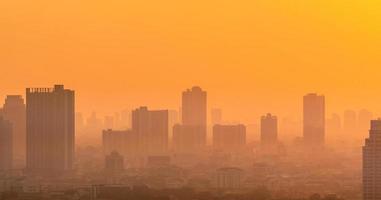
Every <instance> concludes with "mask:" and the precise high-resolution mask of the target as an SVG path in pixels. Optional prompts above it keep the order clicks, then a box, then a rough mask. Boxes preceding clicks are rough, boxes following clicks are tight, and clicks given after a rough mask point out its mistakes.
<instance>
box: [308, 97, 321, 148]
mask: <svg viewBox="0 0 381 200" xmlns="http://www.w3.org/2000/svg"><path fill="white" fill-rule="evenodd" d="M303 137H304V142H305V144H306V145H308V147H311V146H310V145H313V146H322V145H324V143H325V98H324V96H320V95H317V94H307V95H305V96H304V97H303Z"/></svg>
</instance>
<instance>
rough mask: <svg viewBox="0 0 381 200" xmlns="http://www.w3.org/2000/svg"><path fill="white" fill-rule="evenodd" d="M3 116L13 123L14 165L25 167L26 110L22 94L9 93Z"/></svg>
mask: <svg viewBox="0 0 381 200" xmlns="http://www.w3.org/2000/svg"><path fill="white" fill-rule="evenodd" d="M3 116H4V119H6V120H8V121H10V122H11V123H12V127H13V128H12V129H13V158H14V159H13V164H14V167H16V168H23V167H25V160H26V159H25V157H26V111H25V104H24V99H23V98H22V96H20V95H8V96H7V97H6V99H5V103H4V106H3Z"/></svg>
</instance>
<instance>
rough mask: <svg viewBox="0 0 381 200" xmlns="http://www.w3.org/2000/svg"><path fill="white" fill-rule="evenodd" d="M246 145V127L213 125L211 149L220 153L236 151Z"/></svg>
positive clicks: (240, 125)
mask: <svg viewBox="0 0 381 200" xmlns="http://www.w3.org/2000/svg"><path fill="white" fill-rule="evenodd" d="M245 145H246V127H245V126H244V125H242V124H239V125H219V124H217V125H214V126H213V147H214V149H216V150H222V151H229V152H230V151H238V150H240V149H242V148H244V147H245Z"/></svg>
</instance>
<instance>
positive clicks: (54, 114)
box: [26, 85, 75, 174]
mask: <svg viewBox="0 0 381 200" xmlns="http://www.w3.org/2000/svg"><path fill="white" fill-rule="evenodd" d="M26 113H27V120H26V121H27V170H28V171H29V172H31V173H38V174H48V173H55V172H63V171H69V170H72V169H73V162H74V134H75V130H74V128H75V127H74V123H75V119H74V116H75V111H74V91H72V90H68V89H64V86H63V85H55V86H54V88H27V89H26Z"/></svg>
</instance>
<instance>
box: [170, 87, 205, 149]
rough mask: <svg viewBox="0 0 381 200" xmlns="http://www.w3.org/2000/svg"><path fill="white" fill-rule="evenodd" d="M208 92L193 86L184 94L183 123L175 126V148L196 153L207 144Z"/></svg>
mask: <svg viewBox="0 0 381 200" xmlns="http://www.w3.org/2000/svg"><path fill="white" fill-rule="evenodd" d="M206 103H207V94H206V92H205V91H203V90H202V89H201V88H200V87H193V88H192V89H188V90H186V91H184V92H183V94H182V107H181V120H182V124H181V125H180V124H178V125H175V126H174V127H173V141H174V147H175V149H177V150H179V151H186V152H187V153H195V152H196V151H200V150H202V149H203V148H204V147H205V145H206V131H207V120H206V118H207V107H206Z"/></svg>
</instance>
